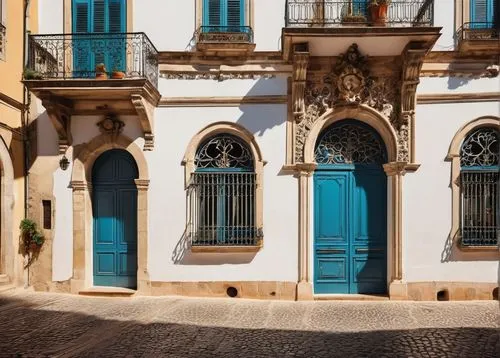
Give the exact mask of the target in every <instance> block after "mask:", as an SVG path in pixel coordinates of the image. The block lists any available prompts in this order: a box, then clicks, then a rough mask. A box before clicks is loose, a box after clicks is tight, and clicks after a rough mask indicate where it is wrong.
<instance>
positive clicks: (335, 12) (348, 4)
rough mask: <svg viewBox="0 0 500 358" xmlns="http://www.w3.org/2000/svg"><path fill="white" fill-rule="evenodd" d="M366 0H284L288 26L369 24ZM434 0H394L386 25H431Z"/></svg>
mask: <svg viewBox="0 0 500 358" xmlns="http://www.w3.org/2000/svg"><path fill="white" fill-rule="evenodd" d="M369 3H370V1H367V0H351V1H346V0H287V2H286V15H285V16H286V18H285V22H286V26H287V27H336V26H341V25H342V26H370V25H373V24H374V23H375V22H376V21H375V19H372V18H371V14H370V6H369ZM433 8H434V0H393V1H391V3H390V4H389V6H388V10H387V19H386V22H385V24H386V26H391V27H413V26H432V24H433Z"/></svg>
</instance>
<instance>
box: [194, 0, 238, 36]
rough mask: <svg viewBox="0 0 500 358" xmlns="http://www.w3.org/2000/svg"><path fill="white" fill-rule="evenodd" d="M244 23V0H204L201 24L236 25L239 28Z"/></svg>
mask: <svg viewBox="0 0 500 358" xmlns="http://www.w3.org/2000/svg"><path fill="white" fill-rule="evenodd" d="M244 24H245V0H204V2H203V26H229V27H231V26H237V27H238V28H239V26H243V25H244ZM231 31H238V30H231Z"/></svg>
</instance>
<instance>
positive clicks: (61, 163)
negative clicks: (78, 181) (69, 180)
mask: <svg viewBox="0 0 500 358" xmlns="http://www.w3.org/2000/svg"><path fill="white" fill-rule="evenodd" d="M59 167H60V168H61V169H62V170H66V169H68V167H69V160H68V158H66V156H65V155H63V156H62V158H61V160H60V161H59Z"/></svg>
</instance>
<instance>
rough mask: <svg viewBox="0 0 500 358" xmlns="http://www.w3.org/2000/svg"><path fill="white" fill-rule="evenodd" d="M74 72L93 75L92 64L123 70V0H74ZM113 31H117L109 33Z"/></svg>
mask: <svg viewBox="0 0 500 358" xmlns="http://www.w3.org/2000/svg"><path fill="white" fill-rule="evenodd" d="M72 4H73V7H72V24H73V29H72V30H73V31H72V32H73V33H74V34H80V35H77V36H74V38H73V43H72V46H73V76H74V77H94V76H95V66H96V65H97V64H99V63H104V65H105V66H106V70H107V71H108V72H111V71H113V70H119V71H125V67H126V66H125V45H126V43H125V37H124V36H123V35H117V34H119V33H124V32H126V16H127V14H126V13H127V11H126V0H100V1H97V0H73V3H72ZM112 34H116V35H112Z"/></svg>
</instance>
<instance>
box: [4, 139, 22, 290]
mask: <svg viewBox="0 0 500 358" xmlns="http://www.w3.org/2000/svg"><path fill="white" fill-rule="evenodd" d="M0 175H1V177H0V228H1V231H0V273H5V274H7V275H9V277H10V279H11V280H12V281H15V278H16V276H17V275H16V273H17V272H16V268H15V258H16V257H17V252H16V251H17V250H16V248H17V237H14V233H13V225H14V223H13V207H14V167H13V165H12V159H11V157H10V153H9V150H8V149H7V145H6V144H5V142H4V140H3V138H2V137H1V136H0ZM17 278H18V279H20V277H17Z"/></svg>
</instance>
